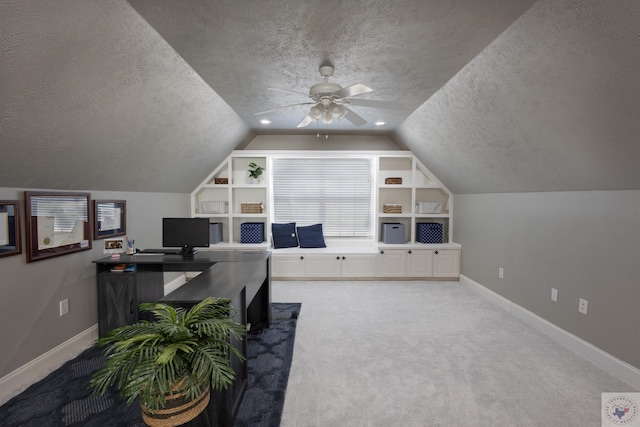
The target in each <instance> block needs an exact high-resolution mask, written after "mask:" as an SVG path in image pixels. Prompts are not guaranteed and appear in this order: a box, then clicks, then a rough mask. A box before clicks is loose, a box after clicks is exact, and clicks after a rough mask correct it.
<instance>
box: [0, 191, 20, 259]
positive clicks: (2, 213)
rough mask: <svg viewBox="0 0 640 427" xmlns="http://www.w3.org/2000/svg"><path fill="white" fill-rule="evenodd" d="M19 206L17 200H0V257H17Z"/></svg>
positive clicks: (18, 250) (18, 245)
mask: <svg viewBox="0 0 640 427" xmlns="http://www.w3.org/2000/svg"><path fill="white" fill-rule="evenodd" d="M21 241H22V238H21V236H20V206H19V204H18V201H17V200H0V257H5V256H11V255H19V254H21V253H22V246H21V245H20V243H21Z"/></svg>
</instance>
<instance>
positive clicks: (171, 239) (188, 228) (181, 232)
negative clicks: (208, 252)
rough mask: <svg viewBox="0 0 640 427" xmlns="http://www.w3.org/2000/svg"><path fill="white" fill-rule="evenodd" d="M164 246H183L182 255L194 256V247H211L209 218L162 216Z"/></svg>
mask: <svg viewBox="0 0 640 427" xmlns="http://www.w3.org/2000/svg"><path fill="white" fill-rule="evenodd" d="M162 246H164V247H165V248H181V249H182V251H181V254H182V256H193V254H194V253H195V251H194V250H193V248H194V247H198V248H208V247H209V219H208V218H162Z"/></svg>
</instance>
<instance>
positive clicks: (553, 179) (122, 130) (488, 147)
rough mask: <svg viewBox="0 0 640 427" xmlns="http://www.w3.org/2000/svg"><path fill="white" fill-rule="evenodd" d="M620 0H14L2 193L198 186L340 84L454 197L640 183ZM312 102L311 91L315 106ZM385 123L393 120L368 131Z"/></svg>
mask: <svg viewBox="0 0 640 427" xmlns="http://www.w3.org/2000/svg"><path fill="white" fill-rule="evenodd" d="M638 9H639V8H638V6H637V3H636V2H631V1H618V0H605V1H598V0H592V1H589V0H577V1H569V0H561V1H558V0H539V1H538V2H534V1H533V0H517V1H516V0H482V1H478V0H455V1H454V0H451V1H446V2H444V1H439V0H424V1H408V0H401V1H397V2H396V1H394V2H389V1H385V0H368V1H367V0H360V1H355V0H353V1H332V0H325V1H315V0H314V1H312V0H304V1H294V0H286V1H282V0H278V1H276V0H247V1H242V2H229V1H211V0H184V1H180V2H175V1H170V0H154V1H152V0H130V1H129V2H126V1H124V0H107V1H83V2H77V1H67V0H63V1H60V0H58V1H54V0H46V1H44V0H32V1H23V0H14V1H5V2H0V36H1V37H0V55H1V61H0V150H1V152H2V156H1V157H0V187H25V188H27V187H28V188H52V189H57V188H59V189H88V190H114V191H115V190H123V191H162V192H189V191H191V190H192V189H193V188H194V187H195V186H196V185H197V184H198V183H199V182H200V181H201V180H202V179H203V178H204V177H205V176H206V175H207V173H208V172H210V171H211V170H212V169H213V168H214V167H215V166H217V165H218V164H219V163H220V162H221V161H222V160H223V159H224V158H225V157H226V156H227V155H228V154H229V152H230V151H231V150H233V149H235V148H236V147H241V146H242V145H243V144H244V143H246V142H248V141H249V140H251V139H252V138H253V137H254V136H255V135H256V134H264V133H275V134H298V133H300V134H307V133H309V132H312V133H314V132H316V129H315V128H313V127H311V128H309V129H303V130H300V129H296V128H295V125H296V124H297V123H298V122H299V121H300V120H301V119H302V117H304V115H305V114H306V112H307V110H306V108H308V106H306V107H304V108H302V107H292V108H290V109H284V110H280V111H277V112H275V113H272V114H269V115H268V118H269V119H271V120H272V122H273V123H272V124H271V125H270V126H269V127H265V126H264V125H261V124H260V123H259V121H258V119H259V118H260V117H257V116H254V114H253V113H255V112H258V111H264V110H268V109H271V108H275V107H278V106H281V105H289V104H293V103H298V102H304V101H305V100H306V99H304V96H303V95H301V94H293V93H283V92H272V91H268V90H267V88H269V87H272V88H274V87H275V88H282V89H292V90H294V91H296V92H306V91H307V90H308V88H309V87H310V86H311V85H312V84H314V83H317V82H318V81H320V75H319V73H318V66H319V65H321V64H322V63H324V62H330V63H332V64H333V65H334V66H335V75H334V76H333V77H332V78H331V81H335V82H337V83H339V84H341V85H342V86H347V85H349V84H352V83H356V82H360V83H364V84H367V85H368V86H371V87H372V88H374V92H373V93H371V94H366V95H362V97H363V98H365V99H380V100H389V101H399V102H401V103H402V108H401V109H398V110H383V109H372V108H365V107H360V108H356V107H353V110H354V111H356V112H357V113H358V114H360V115H361V116H362V117H364V118H365V119H366V120H367V121H368V123H367V124H366V125H364V126H362V127H356V126H354V125H353V124H351V123H349V122H348V121H345V120H341V121H339V122H337V121H334V123H332V124H331V125H330V126H329V128H328V129H329V131H330V133H331V132H334V133H341V134H358V135H367V134H370V135H372V134H375V135H389V136H390V137H391V138H392V139H394V140H395V141H396V142H398V144H399V145H401V146H405V147H407V148H409V149H411V150H412V151H413V152H414V153H416V154H417V155H418V157H419V158H420V159H421V160H422V161H423V162H424V163H425V164H426V165H427V166H428V167H429V168H430V169H431V170H432V171H433V172H434V173H436V175H437V176H438V177H439V178H440V179H441V180H442V181H443V182H444V183H445V185H447V186H448V187H449V188H450V189H451V190H452V191H454V192H457V193H478V192H509V191H556V190H590V189H638V188H640V173H639V172H637V169H638V168H636V167H635V162H636V161H637V159H638V158H640V148H639V147H640V144H637V143H636V140H637V139H638V135H639V134H640V132H638V131H639V130H640V124H639V121H638V120H637V117H638V116H639V114H638V113H640V85H639V84H638V83H637V81H636V80H637V78H636V74H638V72H637V71H638V69H639V67H638V65H640V64H639V58H640V55H639V52H640V49H639V48H640V33H639V32H638V28H640V11H639V10H638ZM301 97H302V98H303V99H301ZM376 120H384V121H385V122H386V123H387V124H386V125H385V126H382V127H375V126H373V124H372V123H373V122H374V121H376Z"/></svg>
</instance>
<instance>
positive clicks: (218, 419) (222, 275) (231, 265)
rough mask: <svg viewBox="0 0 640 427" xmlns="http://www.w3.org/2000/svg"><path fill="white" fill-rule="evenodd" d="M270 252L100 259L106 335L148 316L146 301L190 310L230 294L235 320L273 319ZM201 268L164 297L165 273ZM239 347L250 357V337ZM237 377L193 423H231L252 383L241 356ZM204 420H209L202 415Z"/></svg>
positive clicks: (100, 315) (102, 327) (101, 318)
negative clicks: (117, 268)
mask: <svg viewBox="0 0 640 427" xmlns="http://www.w3.org/2000/svg"><path fill="white" fill-rule="evenodd" d="M270 257H271V253H270V252H262V251H246V252H241V251H202V252H199V253H197V254H195V255H194V256H193V257H183V256H182V255H155V254H154V255H147V254H144V255H125V256H120V258H119V259H114V258H111V257H106V258H101V259H98V260H96V261H94V263H95V265H96V275H97V281H98V327H99V334H100V336H104V335H105V334H106V333H107V332H108V331H110V330H111V329H113V328H115V327H119V326H124V325H126V324H131V323H135V322H137V321H138V320H139V319H141V318H142V317H143V316H144V315H143V313H139V312H138V310H137V307H138V305H139V304H140V303H143V302H156V301H159V302H165V303H168V304H171V305H177V306H183V307H185V308H189V307H191V306H193V305H195V304H197V303H198V302H200V301H202V300H203V299H205V298H206V297H209V296H212V297H216V298H226V299H229V300H230V301H231V306H232V307H233V308H234V309H235V310H236V314H235V321H236V322H238V323H241V324H243V325H263V326H265V327H268V326H269V325H270V323H271V274H270V265H269V262H270ZM116 264H133V265H135V271H134V272H117V273H116V272H111V271H110V270H111V268H112V267H113V266H114V265H116ZM167 271H201V273H200V274H199V275H198V276H196V277H195V278H193V279H191V280H189V281H188V282H186V283H185V284H184V285H182V286H181V287H179V288H178V289H176V290H175V291H173V292H171V293H169V294H167V295H164V278H163V273H164V272H167ZM234 345H235V346H236V347H237V348H239V349H241V350H242V353H243V354H244V355H245V357H246V356H247V340H246V338H244V339H242V340H236V341H235V342H234ZM231 364H232V367H233V369H234V371H235V372H236V380H235V381H234V383H233V384H232V385H231V386H230V387H229V388H228V389H227V390H225V391H223V392H216V393H214V394H213V395H212V399H211V403H210V404H209V407H208V408H207V410H206V411H205V413H204V414H203V417H200V418H198V419H196V420H193V421H192V422H191V423H189V424H188V425H191V426H201V425H202V426H207V425H209V426H211V425H212V426H229V425H232V424H233V419H234V418H235V414H236V412H237V409H238V406H239V405H240V402H241V400H242V395H243V394H244V390H245V388H246V385H247V367H246V364H245V363H241V362H240V360H238V359H237V358H236V357H235V356H234V357H232V360H231ZM201 418H203V419H204V420H203V419H201Z"/></svg>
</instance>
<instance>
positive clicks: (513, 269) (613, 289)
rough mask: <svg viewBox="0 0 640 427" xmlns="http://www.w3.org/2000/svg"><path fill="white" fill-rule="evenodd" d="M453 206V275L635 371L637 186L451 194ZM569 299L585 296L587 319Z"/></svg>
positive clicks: (639, 294)
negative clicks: (456, 249)
mask: <svg viewBox="0 0 640 427" xmlns="http://www.w3.org/2000/svg"><path fill="white" fill-rule="evenodd" d="M454 203H455V212H454V221H455V222H454V240H455V241H456V242H458V243H461V244H462V267H461V268H462V274H464V275H466V276H467V277H469V278H471V279H472V280H474V281H476V282H478V283H479V284H481V285H483V286H485V287H487V288H489V289H491V290H492V291H494V292H496V293H498V294H500V295H502V296H503V297H505V298H507V299H509V300H511V301H513V302H515V303H516V304H518V305H520V306H522V307H524V308H526V309H528V310H529V311H531V312H533V313H535V314H537V315H538V316H540V317H542V318H544V319H546V320H548V321H550V322H551V323H553V324H555V325H557V326H559V327H560V328H562V329H564V330H566V331H568V332H570V333H572V334H574V335H576V336H578V337H580V338H582V339H584V340H586V341H588V342H590V343H591V344H593V345H595V346H597V347H599V348H600V349H602V350H604V351H606V352H607V353H609V354H611V355H613V356H615V357H617V358H619V359H620V360H623V361H624V362H627V363H629V364H631V365H633V366H635V367H638V368H640V346H639V345H638V341H637V336H638V333H637V327H638V325H640V310H639V309H638V303H639V302H640V191H636V190H629V191H585V192H553V193H508V194H475V195H456V196H454ZM499 267H502V268H504V278H503V279H499V278H498V268H499ZM552 287H554V288H556V289H558V292H559V298H558V302H557V303H554V302H552V301H551V288H552ZM579 298H585V299H586V300H588V301H589V313H588V315H587V316H584V315H582V314H579V313H578V299H579Z"/></svg>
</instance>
